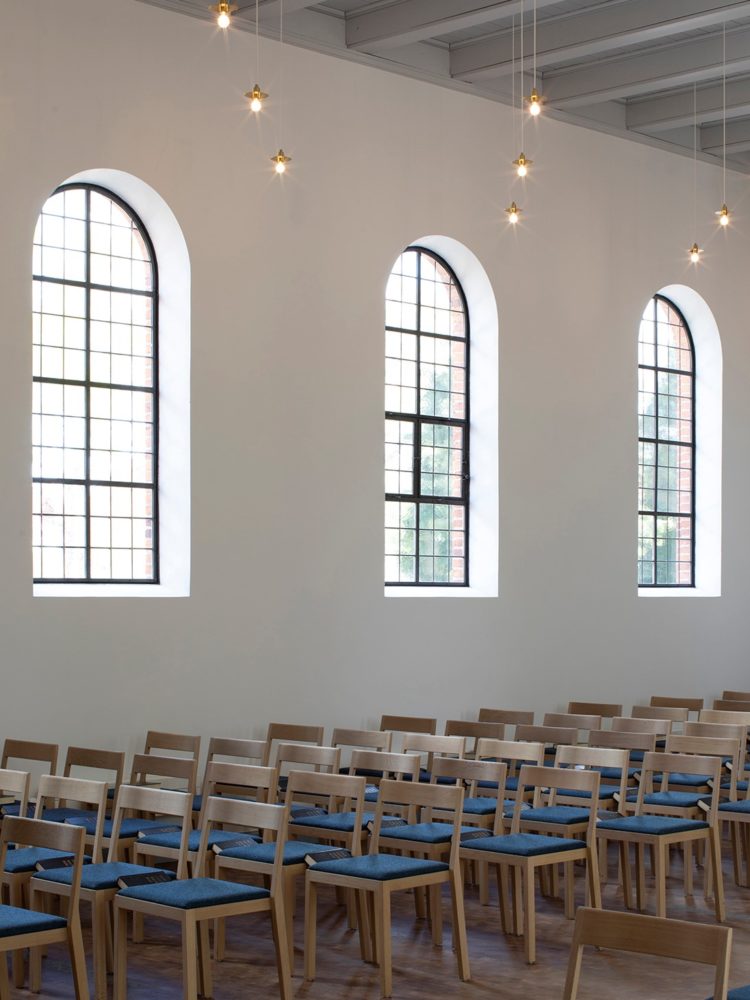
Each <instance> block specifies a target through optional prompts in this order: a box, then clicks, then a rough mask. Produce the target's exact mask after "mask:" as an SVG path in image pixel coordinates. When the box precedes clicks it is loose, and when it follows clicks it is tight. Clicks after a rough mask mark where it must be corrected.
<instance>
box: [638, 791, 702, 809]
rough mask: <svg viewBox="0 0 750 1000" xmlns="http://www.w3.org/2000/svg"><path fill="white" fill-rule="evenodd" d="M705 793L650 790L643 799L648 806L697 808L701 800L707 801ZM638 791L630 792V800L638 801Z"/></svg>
mask: <svg viewBox="0 0 750 1000" xmlns="http://www.w3.org/2000/svg"><path fill="white" fill-rule="evenodd" d="M705 798H706V796H705V795H696V794H695V792H649V793H648V794H647V795H644V797H643V801H644V802H645V803H646V805H647V806H675V807H679V808H680V809H697V808H698V806H699V805H700V803H701V802H703V801H705ZM637 800H638V792H629V793H628V802H636V801H637Z"/></svg>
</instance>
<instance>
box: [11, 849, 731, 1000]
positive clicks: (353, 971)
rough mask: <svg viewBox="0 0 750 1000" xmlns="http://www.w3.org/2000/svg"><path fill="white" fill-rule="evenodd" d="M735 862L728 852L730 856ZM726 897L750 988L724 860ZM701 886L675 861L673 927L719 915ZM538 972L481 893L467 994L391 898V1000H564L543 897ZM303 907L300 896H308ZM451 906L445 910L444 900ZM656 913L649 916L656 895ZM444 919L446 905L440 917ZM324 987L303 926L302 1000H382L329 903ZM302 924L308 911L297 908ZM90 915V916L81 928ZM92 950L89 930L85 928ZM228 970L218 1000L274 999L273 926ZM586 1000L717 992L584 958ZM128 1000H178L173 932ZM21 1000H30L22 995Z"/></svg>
mask: <svg viewBox="0 0 750 1000" xmlns="http://www.w3.org/2000/svg"><path fill="white" fill-rule="evenodd" d="M727 853H728V852H727V851H725V855H726V854H727ZM724 872H725V877H724V881H725V887H726V894H727V918H728V920H727V922H728V923H729V924H730V925H731V926H732V927H733V928H734V948H733V957H732V969H731V985H732V986H740V985H745V984H748V983H750V889H741V888H738V887H737V886H735V884H734V880H733V877H732V873H731V866H730V864H729V863H728V860H727V858H726V857H725V860H724ZM576 883H577V898H578V901H579V902H580V901H582V893H583V888H582V886H583V879H582V877H580V875H579V876H577V878H576ZM701 887H702V876H701V874H700V873H699V874H697V875H696V894H695V896H694V897H692V899H690V900H687V901H686V900H685V898H684V896H683V892H682V865H681V861H680V858H679V856H675V858H674V859H673V862H672V869H671V877H670V880H669V888H668V900H667V907H668V913H669V916H672V917H681V918H683V919H689V920H697V921H704V922H712V921H713V915H712V909H711V908H710V907H709V906H708V905H707V904H706V902H705V900H704V899H703V895H702V888H701ZM537 900H538V903H537V963H536V965H534V966H528V965H526V963H525V961H524V953H523V939H522V938H513V937H505V936H504V935H503V934H502V933H501V931H500V922H499V916H498V910H497V902H496V899H495V897H494V896H493V899H492V903H491V905H490V906H489V907H482V906H480V905H479V902H478V899H477V892H476V890H475V889H467V893H466V915H467V926H468V933H469V953H470V958H471V973H472V979H471V982H469V983H462V982H461V981H460V980H459V979H458V977H457V975H456V967H455V962H454V958H453V953H452V951H451V948H450V931H449V928H448V926H447V925H446V939H445V947H444V948H443V949H437V948H434V947H433V945H432V942H431V938H430V933H429V929H428V928H427V926H426V925H425V923H424V922H423V921H415V918H414V905H413V900H412V898H411V897H410V896H407V895H406V894H404V895H403V896H401V897H394V907H393V926H394V934H393V965H394V981H393V996H394V997H401V998H405V1000H406V998H408V1000H413V998H416V997H420V998H430V1000H432V998H442V997H456V998H462V1000H481V998H484V997H488V998H489V997H493V998H497V997H508V998H510V997H522V998H523V997H530V998H531V997H533V998H535V1000H559V998H560V997H561V995H562V986H563V981H564V978H565V967H566V963H567V960H568V949H569V945H570V940H571V934H572V928H573V924H572V922H570V921H567V920H566V919H565V917H564V915H563V912H562V905H561V903H559V902H558V901H556V900H550V899H543V898H541V897H540V896H539V895H538V894H537ZM300 903H301V896H300ZM446 903H447V900H446ZM603 903H604V906H605V907H607V908H609V909H622V908H623V903H622V894H621V892H620V890H619V888H618V886H617V885H616V884H615V883H614V882H613V881H610V882H609V883H608V884H607V885H605V886H604V888H603ZM648 903H649V905H650V906H652V905H653V890H652V889H650V890H649V899H648ZM444 911H445V915H446V918H447V916H448V905H446V906H445V907H444ZM318 912H319V936H318V977H317V979H316V980H315V982H313V983H305V982H304V981H303V980H302V977H301V968H302V921H301V919H299V918H298V919H297V921H296V944H297V949H296V976H295V978H294V981H293V983H294V992H295V996H296V997H299V998H305V1000H344V998H346V1000H348V998H362V1000H377V998H378V997H379V996H380V991H379V986H378V975H377V969H376V968H375V967H374V966H369V965H364V964H363V963H362V962H361V961H360V958H359V947H358V943H357V938H356V935H355V934H353V933H352V932H350V931H348V930H347V927H346V917H345V913H344V911H343V909H342V908H341V907H339V906H337V905H336V903H335V901H334V900H333V897H332V896H331V897H330V898H326V897H325V896H324V895H321V898H320V902H319V911H318ZM300 917H301V906H300ZM87 920H88V915H87V913H86V912H85V909H84V921H85V922H87ZM84 934H85V936H86V945H87V948H88V945H89V928H88V926H87V925H86V923H85V926H84ZM227 946H228V947H227V958H226V960H225V961H224V962H222V963H220V964H216V963H214V966H213V969H214V991H213V993H214V997H215V998H216V1000H249V998H255V997H257V998H263V1000H265V998H266V997H270V998H276V997H278V989H277V980H276V972H275V966H274V959H273V949H272V945H271V938H270V930H269V927H268V923H267V921H265V920H263V919H260V918H240V919H238V920H235V921H234V922H233V923H230V924H229V926H228V935H227ZM583 968H584V972H583V977H582V982H581V989H580V992H579V997H580V1000H593V998H596V1000H622V998H625V997H627V998H628V1000H646V998H656V997H659V998H663V1000H693V998H695V1000H704V998H706V997H709V996H710V995H711V992H712V987H713V977H712V975H711V973H710V971H709V970H708V969H706V968H704V967H701V966H697V965H692V964H690V965H689V964H686V963H677V962H668V961H664V960H661V959H652V958H647V959H644V958H640V957H636V956H630V955H626V954H623V953H616V952H598V953H597V952H593V951H591V952H588V951H587V953H586V955H585V958H584V967H583ZM128 987H129V988H128V997H129V1000H179V998H181V996H182V990H181V960H180V942H179V932H178V929H177V925H176V924H166V923H158V922H152V923H150V924H148V923H147V924H146V942H145V943H144V944H142V945H135V946H134V945H132V944H131V945H130V947H129V962H128ZM13 996H14V997H24V996H29V994H28V993H27V992H26V991H25V990H19V991H15V992H13ZM42 996H43V997H50V998H63V997H65V998H70V997H72V996H73V988H72V982H71V979H70V975H69V967H68V963H67V955H66V952H65V950H64V949H62V948H57V947H56V948H52V949H50V952H49V954H48V956H47V958H46V959H45V962H44V978H43V984H42Z"/></svg>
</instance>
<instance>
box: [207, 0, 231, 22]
mask: <svg viewBox="0 0 750 1000" xmlns="http://www.w3.org/2000/svg"><path fill="white" fill-rule="evenodd" d="M209 10H212V11H213V12H214V14H216V24H217V25H218V26H219V27H220V28H224V29H226V28H228V27H229V25H230V24H231V23H232V14H234V12H235V11H236V10H237V6H236V4H232V3H228V0H219V3H217V4H214V5H213V6H212V7H210V8H209Z"/></svg>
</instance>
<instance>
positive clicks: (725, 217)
mask: <svg viewBox="0 0 750 1000" xmlns="http://www.w3.org/2000/svg"><path fill="white" fill-rule="evenodd" d="M721 105H722V113H721V126H722V140H721V154H722V155H721V186H722V191H723V198H722V205H721V208H720V209H719V211H718V212H715V213H714V214H715V215H716V216H717V217H718V220H719V225H720V226H722V227H726V226H728V225H729V209H728V208H727V23H726V21H725V22H724V27H723V30H722V35H721Z"/></svg>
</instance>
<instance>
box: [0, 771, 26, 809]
mask: <svg viewBox="0 0 750 1000" xmlns="http://www.w3.org/2000/svg"><path fill="white" fill-rule="evenodd" d="M30 784H31V775H30V774H29V772H28V771H14V770H12V769H10V768H2V769H1V770H0V796H2V798H3V799H4V800H8V799H9V800H10V801H5V802H3V803H2V804H0V818H2V817H3V816H4V815H5V806H6V805H13V806H16V808H15V809H14V810H13V812H14V813H20V815H21V816H25V815H26V813H27V811H28V808H29V786H30Z"/></svg>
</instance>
